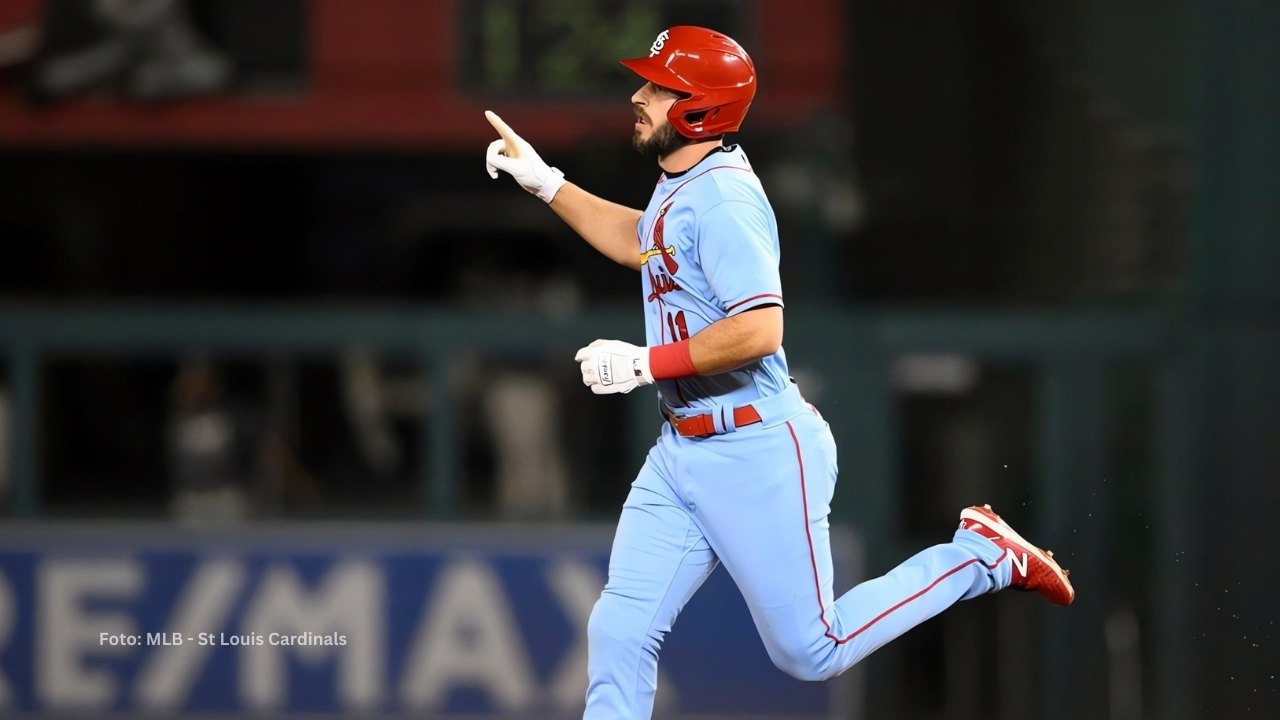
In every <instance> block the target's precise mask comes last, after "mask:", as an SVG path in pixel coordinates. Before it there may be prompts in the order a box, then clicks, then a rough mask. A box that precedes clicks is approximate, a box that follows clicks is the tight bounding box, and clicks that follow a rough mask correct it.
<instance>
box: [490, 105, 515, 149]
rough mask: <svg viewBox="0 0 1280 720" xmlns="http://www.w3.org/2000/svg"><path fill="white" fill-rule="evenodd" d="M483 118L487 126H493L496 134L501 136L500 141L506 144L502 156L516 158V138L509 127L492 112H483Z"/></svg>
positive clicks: (513, 131)
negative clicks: (486, 121) (487, 123)
mask: <svg viewBox="0 0 1280 720" xmlns="http://www.w3.org/2000/svg"><path fill="white" fill-rule="evenodd" d="M484 117H485V119H486V120H488V121H489V124H490V125H492V126H493V129H494V130H497V131H498V134H499V135H501V136H502V140H503V142H504V143H505V144H506V152H504V153H503V154H504V155H506V156H507V157H516V138H517V137H518V136H517V135H516V132H515V130H512V129H511V127H510V126H509V125H507V124H506V123H505V122H503V120H502V118H500V117H498V114H497V113H495V112H494V111H492V110H485V111H484Z"/></svg>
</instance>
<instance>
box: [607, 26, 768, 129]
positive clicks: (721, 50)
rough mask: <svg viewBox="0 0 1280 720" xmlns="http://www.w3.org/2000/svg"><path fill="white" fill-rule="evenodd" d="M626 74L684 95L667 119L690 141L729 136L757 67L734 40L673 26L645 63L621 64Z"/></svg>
mask: <svg viewBox="0 0 1280 720" xmlns="http://www.w3.org/2000/svg"><path fill="white" fill-rule="evenodd" d="M622 64H623V65H625V66H626V67H627V68H628V69H629V70H631V71H632V72H634V73H635V74H637V75H639V76H640V77H642V78H644V79H645V80H648V81H649V82H651V83H653V84H654V85H661V86H662V87H665V88H670V89H672V90H675V91H676V92H678V93H681V94H683V95H686V97H683V98H681V99H679V100H677V101H676V102H675V104H673V105H672V106H671V110H670V111H669V112H668V113H667V119H668V120H670V121H671V125H672V127H674V128H675V129H676V132H678V133H680V134H681V135H683V136H685V137H687V138H692V139H694V140H697V139H701V138H707V137H714V136H716V135H723V134H724V133H727V132H734V131H736V130H737V129H738V128H739V127H741V126H742V119H743V118H744V117H746V116H747V108H749V107H751V99H752V98H754V97H755V96H756V67H755V65H753V64H752V62H751V56H749V55H747V51H746V50H743V49H742V46H741V45H739V44H738V43H736V42H734V40H733V38H731V37H729V36H728V35H725V34H724V33H718V32H716V31H715V30H708V29H707V28H701V27H695V26H693V25H677V26H676V27H673V28H670V29H668V30H663V31H662V33H661V34H660V35H658V38H657V39H656V40H654V41H653V47H651V48H649V57H643V58H636V59H634V60H623V61H622Z"/></svg>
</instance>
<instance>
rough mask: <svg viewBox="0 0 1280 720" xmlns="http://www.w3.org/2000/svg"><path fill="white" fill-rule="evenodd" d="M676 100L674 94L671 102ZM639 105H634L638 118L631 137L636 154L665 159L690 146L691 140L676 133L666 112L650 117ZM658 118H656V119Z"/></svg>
mask: <svg viewBox="0 0 1280 720" xmlns="http://www.w3.org/2000/svg"><path fill="white" fill-rule="evenodd" d="M675 99H676V97H675V95H674V94H672V97H671V101H674V100H675ZM645 109H646V108H643V107H642V106H640V105H639V104H636V105H633V106H632V110H633V111H634V113H635V116H636V126H635V134H634V135H632V136H631V144H632V146H634V147H635V149H636V152H638V153H640V154H641V155H644V156H646V157H655V158H658V159H661V158H664V157H666V156H667V155H670V154H671V153H673V152H675V151H676V150H679V149H680V148H682V147H684V146H685V145H688V144H689V139H688V138H686V137H684V136H683V135H681V134H680V133H678V132H676V129H675V128H674V127H672V126H671V123H670V122H669V121H668V120H667V115H666V112H665V111H662V112H660V113H654V115H650V114H649V113H646V112H645ZM654 109H658V110H661V108H654ZM655 116H656V117H655Z"/></svg>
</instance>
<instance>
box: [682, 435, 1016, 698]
mask: <svg viewBox="0 0 1280 720" xmlns="http://www.w3.org/2000/svg"><path fill="white" fill-rule="evenodd" d="M699 448H700V449H701V451H695V453H696V454H697V456H698V457H699V459H698V460H697V461H696V463H693V464H691V467H690V469H689V472H690V473H694V472H696V473H697V479H696V483H697V488H696V493H697V495H698V496H699V498H700V500H699V502H698V511H697V513H696V517H697V519H698V521H699V523H700V524H701V525H702V526H703V529H704V531H705V532H706V534H707V539H708V541H709V542H710V543H711V547H712V548H713V549H714V550H715V552H716V554H717V555H718V556H719V557H720V559H721V561H722V562H723V563H724V565H725V568H726V569H727V570H728V571H729V573H730V574H731V575H732V576H733V578H734V580H735V582H736V583H737V584H738V587H739V588H740V589H741V591H742V593H743V596H744V598H745V599H746V601H747V605H748V607H749V608H750V609H751V613H752V617H753V618H754V620H755V624H756V627H757V629H758V630H759V632H760V636H761V638H762V639H763V640H764V643H765V646H766V648H767V649H768V651H769V655H770V657H771V658H772V659H773V661H774V663H775V664H777V665H778V667H779V668H781V669H782V670H784V671H786V672H787V673H789V674H791V675H793V676H795V677H797V678H800V679H804V680H823V679H827V678H830V677H834V676H835V675H838V674H840V673H842V672H844V671H845V670H847V669H848V668H849V667H851V666H852V665H854V664H855V663H857V662H858V661H859V660H861V659H862V658H865V657H866V656H867V655H869V654H870V653H871V652H873V651H874V650H876V649H877V648H879V647H881V646H882V645H884V644H885V643H887V642H889V641H890V640H892V639H894V638H896V637H897V636H899V635H901V634H902V633H904V632H906V631H907V630H909V629H910V628H912V627H915V626H916V625H918V624H920V623H922V622H924V621H925V620H927V619H929V618H931V617H933V616H934V615H936V614H938V613H940V612H942V611H943V610H945V609H946V608H948V607H950V606H951V605H953V604H954V603H956V602H957V601H959V600H965V599H968V598H972V597H976V596H978V595H981V594H983V593H987V592H991V591H993V590H996V589H999V588H1001V587H1004V586H1006V585H1007V584H1008V583H1009V579H1010V572H1009V568H1008V563H1003V562H1001V560H1002V554H1003V552H1004V551H1003V550H1002V549H1001V548H1000V547H998V546H997V545H996V544H995V543H994V542H992V541H991V540H990V539H988V538H986V537H982V536H980V535H978V534H977V533H973V532H970V531H968V530H959V531H957V532H956V534H955V535H954V537H953V539H952V541H951V542H949V543H944V544H940V545H935V546H934V547H931V548H928V549H926V550H923V551H921V552H920V553H917V554H916V555H915V556H913V557H912V558H910V559H909V560H907V561H906V562H904V563H902V564H901V565H899V566H898V567H896V568H894V569H893V570H892V571H890V572H889V573H887V574H885V575H883V576H881V577H879V578H875V579H872V580H868V581H867V582H864V583H862V584H860V585H858V586H857V587H855V588H853V589H852V590H850V591H848V592H847V593H845V594H844V595H842V596H840V597H839V598H837V597H836V596H835V594H834V592H833V588H832V567H831V547H830V536H829V525H828V519H827V516H828V514H829V512H830V501H831V498H832V494H833V492H834V489H835V480H836V456H835V443H834V441H833V440H832V438H831V434H830V431H829V430H828V428H827V426H826V423H825V422H824V421H823V420H822V418H821V417H819V416H818V415H817V414H816V413H810V414H805V415H802V416H797V417H795V418H793V419H792V420H791V421H790V422H788V423H785V424H783V425H778V426H774V427H770V428H750V427H748V428H743V429H741V430H739V431H738V432H736V433H733V434H730V435H724V436H719V437H717V438H715V439H714V441H713V442H711V443H708V442H706V441H704V442H703V443H702V444H701V445H700V446H699Z"/></svg>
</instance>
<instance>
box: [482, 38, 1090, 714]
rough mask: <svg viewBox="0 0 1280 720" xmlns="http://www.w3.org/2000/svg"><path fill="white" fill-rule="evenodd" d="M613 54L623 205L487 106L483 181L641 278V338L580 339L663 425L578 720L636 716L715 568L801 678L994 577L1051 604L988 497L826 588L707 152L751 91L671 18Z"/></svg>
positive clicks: (775, 299) (739, 207)
mask: <svg viewBox="0 0 1280 720" xmlns="http://www.w3.org/2000/svg"><path fill="white" fill-rule="evenodd" d="M622 64H623V65H625V66H626V67H627V68H629V69H630V70H631V71H633V72H634V73H636V74H637V75H639V76H640V78H641V79H643V80H644V81H645V83H644V85H643V86H642V87H641V88H640V89H639V90H637V91H636V92H635V94H634V95H632V96H631V103H632V110H633V112H634V114H635V132H634V135H633V138H632V143H633V144H634V145H635V147H636V149H637V150H639V151H640V152H642V153H644V154H647V155H651V156H653V157H655V158H656V159H657V162H658V166H659V167H660V168H661V170H662V174H661V175H660V176H659V178H658V184H657V187H656V188H655V189H654V192H653V197H652V199H651V200H650V201H649V206H648V207H647V208H646V209H645V210H644V211H640V210H635V209H632V208H628V207H623V206H621V205H617V204H614V203H611V202H609V201H607V200H604V199H602V198H599V197H597V196H595V195H592V194H590V193H588V192H587V191H585V190H583V189H582V188H580V187H578V186H576V185H574V184H572V183H570V182H568V181H567V180H565V178H564V176H563V174H562V173H561V172H560V171H559V170H557V169H556V168H553V167H550V166H548V165H547V164H546V163H545V162H544V161H543V160H542V158H540V157H539V156H538V153H537V152H535V151H534V149H533V147H532V146H531V145H530V144H529V143H528V142H527V141H525V140H524V139H522V138H521V137H520V136H519V135H517V134H516V133H515V132H514V131H512V129H511V128H510V127H508V126H507V125H506V123H504V122H503V121H502V120H501V119H500V118H499V117H498V116H497V115H495V114H493V113H492V112H488V113H486V116H487V117H488V119H489V122H490V123H492V125H493V126H494V128H495V129H496V130H497V131H498V133H499V135H500V136H501V137H500V138H499V139H497V140H494V141H493V142H492V143H491V144H490V145H489V149H488V153H487V155H486V158H485V160H486V163H487V170H488V172H489V175H490V176H491V177H494V178H496V177H497V176H498V171H502V172H506V173H508V174H510V175H511V176H512V177H514V178H515V179H516V181H517V182H518V183H519V184H520V185H521V186H522V187H524V188H525V189H526V190H528V191H529V192H531V193H533V194H534V195H536V196H537V197H538V198H539V199H541V200H543V201H544V202H546V203H547V204H549V205H550V206H551V209H552V210H554V211H555V212H556V214H558V215H559V216H560V217H561V218H562V219H563V220H564V221H565V222H566V223H568V224H569V226H570V227H572V228H573V229H574V230H575V231H576V232H577V233H578V234H579V235H581V236H582V237H583V238H584V239H585V240H586V241H587V242H588V243H590V244H591V245H592V246H593V247H594V248H595V249H596V250H598V251H600V252H601V253H602V254H604V255H605V256H606V257H608V258H610V259H612V260H613V261H615V262H618V263H620V264H622V265H625V266H627V267H629V268H632V269H635V270H638V271H639V272H640V280H641V295H642V297H643V299H644V311H645V341H644V343H643V344H642V345H633V344H631V343H629V342H625V341H622V340H596V341H595V342H593V343H591V344H590V345H588V346H586V347H584V348H582V349H581V350H579V351H578V353H577V355H576V356H575V358H574V359H575V360H576V361H577V362H579V363H580V367H581V370H582V381H583V383H585V384H586V385H587V387H589V388H591V391H592V392H593V393H595V394H597V395H605V394H611V393H625V392H630V391H632V390H634V389H636V388H638V387H641V386H644V385H656V386H657V390H658V395H659V397H660V399H661V407H662V412H663V414H664V416H665V418H666V421H665V422H663V424H662V428H661V433H660V435H659V437H658V440H657V442H656V444H655V445H654V447H653V449H652V450H650V451H649V455H648V458H647V459H646V460H645V463H644V466H643V467H642V468H641V469H640V472H639V475H638V476H637V477H636V479H635V482H634V483H633V484H632V486H631V492H630V494H629V495H628V497H627V500H626V502H625V504H624V505H623V509H622V516H621V519H620V520H619V522H618V528H617V534H616V536H615V539H614V544H613V551H612V554H611V556H610V560H609V578H608V582H607V584H606V585H605V588H604V591H603V592H602V593H601V595H600V599H599V600H598V601H597V603H596V605H595V609H594V610H593V612H592V614H591V619H590V621H589V623H588V638H589V639H588V647H589V654H590V658H589V661H588V675H589V684H588V689H587V706H586V713H585V715H584V717H585V718H589V719H594V718H600V719H604V718H607V719H609V720H616V719H617V718H648V717H650V716H651V714H652V710H653V700H654V691H655V687H656V681H657V662H658V651H659V649H660V647H661V645H662V640H663V638H664V637H665V635H666V634H667V632H668V631H670V630H671V626H672V624H673V623H674V622H675V620H676V616H677V615H679V613H680V610H681V608H683V607H684V605H685V603H686V602H687V601H688V600H689V598H690V597H691V596H692V595H693V593H694V592H695V591H697V589H698V587H699V586H700V585H701V584H702V582H703V581H704V580H706V579H707V576H708V575H710V573H711V571H712V570H713V569H714V568H715V567H716V564H717V563H724V566H725V568H726V569H727V570H728V571H729V574H730V575H731V576H732V577H733V580H734V582H735V583H737V586H738V588H739V589H740V590H741V592H742V595H743V597H744V598H745V599H746V602H747V605H748V607H749V608H750V610H751V616H752V618H753V619H754V621H755V625H756V629H757V631H758V632H759V634H760V637H761V639H762V640H763V641H764V644H765V647H766V648H767V650H768V652H769V657H770V658H772V660H773V662H774V663H775V664H776V665H777V666H778V667H779V668H781V669H782V670H783V671H785V672H786V673H788V674H789V675H792V676H794V677H796V678H799V679H802V680H825V679H827V678H831V677H834V676H836V675H839V674H840V673H842V672H844V671H845V670H848V669H849V668H850V667H851V666H852V665H853V664H854V663H857V662H858V661H859V660H862V659H863V658H865V657H866V656H867V655H869V654H870V653H872V652H873V651H875V650H876V648H879V647H880V646H882V645H884V644H885V643H887V642H889V641H890V640H892V639H894V638H896V637H897V636H899V635H901V634H902V633H904V632H906V631H907V630H908V629H910V628H912V627H914V626H916V625H918V624H920V623H921V622H924V621H925V620H927V619H929V618H931V617H933V616H934V615H936V614H938V613H939V612H941V611H943V610H944V609H946V608H947V607H949V606H951V605H952V604H954V603H955V602H957V601H959V600H967V599H969V598H973V597H976V596H978V595H983V594H985V593H990V592H995V591H997V590H1000V589H1003V588H1006V587H1014V588H1016V589H1020V590H1029V591H1035V592H1037V593H1039V594H1040V595H1042V596H1044V597H1045V598H1047V599H1048V600H1049V601H1051V602H1053V603H1056V604H1059V605H1066V604H1069V603H1070V602H1071V601H1072V600H1073V598H1074V596H1075V591H1074V590H1073V589H1072V587H1071V583H1070V582H1069V581H1068V579H1067V573H1066V571H1065V570H1063V569H1062V568H1061V567H1059V566H1058V564H1057V563H1056V562H1055V561H1054V560H1053V557H1052V555H1051V554H1050V553H1048V552H1046V551H1043V550H1040V549H1039V548H1037V547H1035V546H1034V545H1032V544H1030V543H1028V542H1027V541H1026V540H1024V539H1023V538H1022V537H1021V536H1019V535H1018V533H1016V532H1015V531H1014V530H1013V529H1012V528H1011V527H1009V525H1008V524H1007V523H1005V522H1004V521H1003V520H1001V518H1000V517H999V516H998V515H996V513H995V512H993V511H992V510H991V508H990V507H989V506H981V507H978V506H975V507H970V508H967V509H965V510H963V511H962V512H961V514H960V527H959V529H958V530H956V532H955V534H954V535H953V536H952V539H951V541H950V542H948V543H944V544H941V545H936V546H934V547H931V548H928V549H927V550H924V551H922V552H920V553H919V554H917V555H915V556H914V557H912V558H910V559H909V560H907V561H906V562H904V563H902V564H901V565H899V566H898V567H896V568H894V569H893V570H892V571H890V572H889V573H888V574H886V575H884V576H882V577H878V578H875V579H872V580H868V581H866V582H863V583H862V584H860V585H858V586H856V587H854V588H853V589H851V590H849V591H848V592H846V593H844V594H843V595H839V596H837V595H836V594H835V592H834V591H833V590H834V589H833V587H832V570H831V545H830V539H829V532H828V529H829V526H828V519H827V518H828V515H829V513H830V509H831V508H830V503H831V498H832V494H833V492H834V490H835V485H836V448H835V442H834V440H833V439H832V436H831V432H830V429H829V427H828V425H827V423H826V421H824V420H823V419H822V416H821V415H820V414H819V413H818V411H817V409H815V408H814V407H813V406H812V405H809V404H808V403H806V402H805V401H804V399H803V398H802V397H801V395H800V391H799V389H797V387H796V385H795V383H794V382H793V381H792V380H791V379H790V376H789V373H788V369H787V358H786V354H785V353H784V352H783V349H782V315H783V307H784V300H783V293H782V285H781V281H780V280H779V275H778V258H779V246H778V227H777V222H776V220H775V219H774V214H773V210H772V208H771V207H770V205H769V201H768V198H767V197H766V196H765V193H764V190H763V188H762V187H761V184H760V179H759V178H758V177H756V175H755V173H754V172H753V171H752V168H751V164H750V162H749V161H748V160H747V156H746V153H744V152H743V150H742V148H741V147H739V146H737V145H731V144H726V143H725V140H724V136H725V134H726V133H731V132H735V131H737V130H738V128H739V126H741V124H742V121H743V118H744V117H745V116H746V113H747V108H748V107H749V106H750V104H751V101H752V98H753V97H754V96H755V91H756V71H755V66H754V65H753V64H752V62H751V58H750V57H749V56H748V55H747V53H746V51H745V50H743V49H742V47H741V46H740V45H738V43H736V42H734V41H733V40H732V39H731V38H729V37H727V36H726V35H724V34H722V33H718V32H716V31H714V30H708V29H705V28H700V27H692V26H679V27H672V28H670V29H668V30H666V31H664V32H662V33H661V34H660V35H658V37H657V39H656V40H655V41H654V43H653V46H652V47H651V48H650V49H649V54H648V56H647V57H642V58H638V59H634V60H623V61H622Z"/></svg>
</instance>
